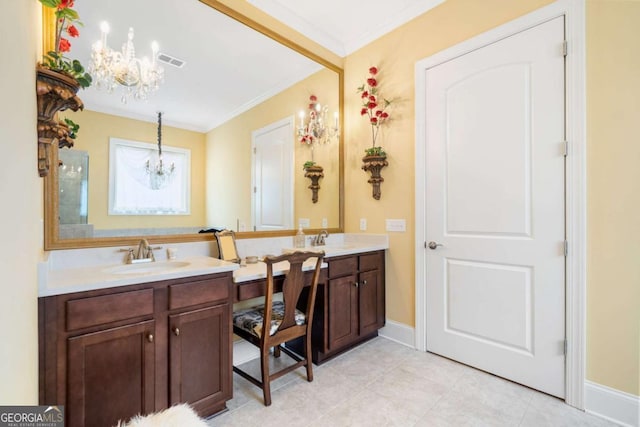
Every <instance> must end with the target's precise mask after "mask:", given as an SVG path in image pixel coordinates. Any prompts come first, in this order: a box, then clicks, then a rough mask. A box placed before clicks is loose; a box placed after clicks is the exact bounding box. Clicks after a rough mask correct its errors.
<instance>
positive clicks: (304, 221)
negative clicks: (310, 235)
mask: <svg viewBox="0 0 640 427" xmlns="http://www.w3.org/2000/svg"><path fill="white" fill-rule="evenodd" d="M309 224H310V221H309V218H299V219H298V225H299V226H300V227H302V228H309V227H310V225H309Z"/></svg>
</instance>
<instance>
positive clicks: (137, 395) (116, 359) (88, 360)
mask: <svg viewBox="0 0 640 427" xmlns="http://www.w3.org/2000/svg"><path fill="white" fill-rule="evenodd" d="M154 333H155V322H154V321H153V320H149V321H146V322H140V323H136V324H133V325H128V326H122V327H119V328H114V329H107V330H104V331H100V332H95V333H91V334H86V335H81V336H77V337H72V338H69V339H68V341H67V344H68V357H69V364H68V367H67V378H68V384H67V393H68V396H67V397H68V398H67V405H66V407H65V412H67V417H68V418H67V419H68V423H69V424H68V425H69V426H70V427H76V426H78V427H81V426H95V427H101V426H105V427H111V426H114V425H116V424H117V423H118V420H127V419H129V418H131V417H133V416H134V415H136V414H140V413H143V414H144V413H147V412H153V411H154V409H155V408H154V391H155V390H154V389H155V384H154V369H155V359H154V354H155V343H154V341H155V337H154Z"/></svg>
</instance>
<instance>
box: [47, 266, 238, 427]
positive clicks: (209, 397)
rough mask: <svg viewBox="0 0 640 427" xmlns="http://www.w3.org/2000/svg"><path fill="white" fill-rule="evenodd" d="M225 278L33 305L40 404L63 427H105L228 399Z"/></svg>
mask: <svg viewBox="0 0 640 427" xmlns="http://www.w3.org/2000/svg"><path fill="white" fill-rule="evenodd" d="M232 289H233V288H232V276H231V273H222V274H214V275H206V276H196V277H191V278H183V279H175V280H169V281H162V282H153V283H146V284H140V285H130V286H126V287H118V288H111V289H101V290H95V291H86V292H78V293H73V294H65V295H58V296H51V297H44V298H40V299H39V333H40V338H39V340H40V404H42V405H49V404H51V405H54V404H55V405H64V406H65V414H66V417H67V420H66V421H67V424H66V425H68V426H70V427H74V426H85V425H87V426H88V425H91V426H113V425H116V424H117V422H118V420H126V419H128V418H130V417H132V416H134V415H136V414H145V413H150V412H154V411H158V410H161V409H163V408H166V407H168V406H171V405H173V404H175V403H179V402H188V403H189V404H191V405H192V406H193V407H194V408H195V409H196V411H197V412H198V413H199V414H200V415H202V416H207V415H210V414H213V413H215V412H218V411H220V410H222V409H224V408H225V402H226V401H227V400H229V399H231V397H232V390H233V387H232V377H231V376H232V370H231V363H232V354H231V351H232V349H231V310H232V303H233V296H232Z"/></svg>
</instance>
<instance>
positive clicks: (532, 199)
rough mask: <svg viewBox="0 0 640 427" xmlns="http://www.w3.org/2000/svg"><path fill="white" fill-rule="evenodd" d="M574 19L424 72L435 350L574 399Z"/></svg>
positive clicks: (430, 344) (430, 327)
mask: <svg viewBox="0 0 640 427" xmlns="http://www.w3.org/2000/svg"><path fill="white" fill-rule="evenodd" d="M563 19H564V18H562V17H561V18H556V19H553V20H551V21H549V22H546V23H544V24H541V25H538V26H536V27H533V28H530V29H528V30H526V31H523V32H520V33H518V34H515V35H513V36H511V37H508V38H506V39H503V40H500V41H498V42H496V43H493V44H490V45H488V46H485V47H483V48H481V49H478V50H475V51H472V52H470V53H467V54H465V55H462V56H459V57H457V58H455V59H453V60H450V61H447V62H444V63H442V64H439V65H437V66H434V67H432V68H430V69H428V70H427V71H426V93H425V96H426V117H425V121H426V141H425V143H426V149H425V152H426V163H425V168H426V185H425V188H426V218H425V230H426V236H427V241H428V243H429V245H430V246H429V248H428V249H427V250H426V266H427V269H426V278H427V279H426V280H427V283H426V289H427V290H426V293H427V337H426V341H427V350H428V351H431V352H434V353H438V354H441V355H443V356H446V357H449V358H452V359H455V360H458V361H460V362H462V363H466V364H468V365H471V366H475V367H477V368H479V369H482V370H485V371H488V372H491V373H494V374H496V375H499V376H502V377H505V378H508V379H510V380H513V381H516V382H518V383H521V384H524V385H527V386H530V387H532V388H535V389H538V390H541V391H544V392H546V393H549V394H552V395H555V396H559V397H563V396H564V392H565V391H564V390H565V386H564V378H565V377H564V339H565V311H564V304H565V257H564V239H565V229H564V188H565V185H564V173H565V172H564V168H565V159H564V144H563V140H564V55H563V48H562V46H563V40H564V20H563Z"/></svg>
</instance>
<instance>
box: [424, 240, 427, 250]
mask: <svg viewBox="0 0 640 427" xmlns="http://www.w3.org/2000/svg"><path fill="white" fill-rule="evenodd" d="M424 248H425V249H427V242H426V241H425V242H424Z"/></svg>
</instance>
